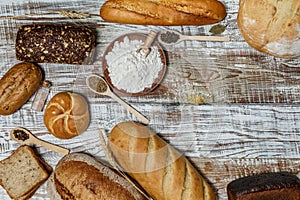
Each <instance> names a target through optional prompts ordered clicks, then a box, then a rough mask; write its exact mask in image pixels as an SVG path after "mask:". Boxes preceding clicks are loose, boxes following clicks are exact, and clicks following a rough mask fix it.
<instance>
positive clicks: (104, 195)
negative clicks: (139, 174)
mask: <svg viewBox="0 0 300 200" xmlns="http://www.w3.org/2000/svg"><path fill="white" fill-rule="evenodd" d="M48 189H49V194H50V196H51V199H53V200H59V199H77V200H86V199H97V200H106V199H111V200H120V199H124V200H127V199H128V200H129V199H130V200H145V197H144V196H142V194H140V193H139V192H138V191H137V189H136V188H135V187H134V186H133V185H131V184H130V183H129V182H128V181H127V180H126V179H125V178H123V177H122V176H120V175H119V174H118V173H117V172H115V171H114V170H112V169H111V168H110V167H109V166H107V165H105V164H103V163H102V162H100V161H99V160H96V159H95V158H94V157H92V156H90V155H88V154H84V153H72V154H68V155H66V156H65V157H63V158H62V159H61V160H60V161H59V163H58V164H57V166H56V168H55V171H54V172H53V173H52V175H51V177H50V179H49V182H48Z"/></svg>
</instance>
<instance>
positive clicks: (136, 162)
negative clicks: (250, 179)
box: [109, 122, 216, 200]
mask: <svg viewBox="0 0 300 200" xmlns="http://www.w3.org/2000/svg"><path fill="white" fill-rule="evenodd" d="M109 147H110V149H111V151H112V153H113V155H114V156H115V158H116V160H117V161H118V163H119V164H120V166H121V167H122V168H123V169H124V170H125V171H126V172H127V173H128V174H129V175H130V176H131V177H132V178H134V179H135V180H136V181H137V182H138V183H139V184H140V185H141V186H142V187H143V188H144V189H145V191H146V192H147V193H148V194H149V195H151V196H152V198H154V199H158V200H169V199H170V200H171V199H172V200H196V199H197V200H199V199H200V200H201V199H203V200H208V199H209V200H212V199H215V198H216V196H215V194H214V192H213V190H212V188H211V187H210V185H209V184H208V183H207V182H206V181H205V180H204V178H203V177H202V176H201V175H200V174H199V173H198V172H197V170H196V169H195V168H194V167H193V166H192V164H191V163H190V162H189V161H188V160H187V158H186V157H184V156H183V155H182V154H180V153H179V152H178V151H176V150H175V149H174V148H173V147H171V146H170V145H169V144H168V143H166V142H165V141H164V140H163V139H161V138H160V137H159V136H157V135H156V134H155V133H154V132H153V131H152V130H150V129H149V128H148V127H146V126H144V125H142V124H139V123H136V122H122V123H119V124H117V125H116V126H115V127H114V128H113V129H112V131H111V133H110V135H109Z"/></svg>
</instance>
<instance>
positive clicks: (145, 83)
mask: <svg viewBox="0 0 300 200" xmlns="http://www.w3.org/2000/svg"><path fill="white" fill-rule="evenodd" d="M142 44H143V42H142V41H141V40H129V38H128V37H125V38H124V40H123V42H118V41H117V42H115V43H114V46H113V48H112V51H111V52H109V53H108V54H107V55H106V56H105V59H106V63H107V65H108V71H109V77H110V79H111V82H112V84H113V85H114V86H115V87H116V88H118V89H123V90H125V91H126V92H128V93H138V92H141V91H143V90H144V89H145V88H151V86H152V84H153V83H154V81H155V79H156V78H157V77H158V74H159V72H160V71H161V70H162V68H163V63H162V61H161V57H160V54H159V51H158V48H157V47H156V46H152V47H151V51H150V54H149V55H148V56H147V57H146V56H145V52H144V51H143V50H141V51H140V52H137V49H138V48H139V47H140V46H141V45H142Z"/></svg>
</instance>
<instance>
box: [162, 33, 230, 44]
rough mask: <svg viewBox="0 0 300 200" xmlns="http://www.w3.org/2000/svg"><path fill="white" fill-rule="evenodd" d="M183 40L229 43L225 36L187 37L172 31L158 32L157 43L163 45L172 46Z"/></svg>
mask: <svg viewBox="0 0 300 200" xmlns="http://www.w3.org/2000/svg"><path fill="white" fill-rule="evenodd" d="M184 40H198V41H216V42H226V41H230V38H229V37H227V36H189V35H182V34H181V33H179V32H177V31H173V30H167V31H163V32H160V34H159V36H158V41H159V42H160V43H162V44H165V45H174V44H177V43H179V42H181V41H184Z"/></svg>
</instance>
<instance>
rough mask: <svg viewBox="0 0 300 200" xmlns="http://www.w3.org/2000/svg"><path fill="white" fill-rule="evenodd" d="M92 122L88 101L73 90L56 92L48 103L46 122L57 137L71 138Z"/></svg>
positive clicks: (45, 115) (45, 114)
mask: <svg viewBox="0 0 300 200" xmlns="http://www.w3.org/2000/svg"><path fill="white" fill-rule="evenodd" d="M89 122H90V113H89V107H88V103H87V101H86V100H85V98H84V97H82V96H81V95H79V94H76V93H71V92H60V93H58V94H56V95H55V96H54V97H53V98H52V99H51V100H50V101H49V103H48V104H47V107H46V109H45V113H44V123H45V125H46V127H47V128H48V130H49V132H50V133H52V134H53V135H54V136H56V137H57V138H61V139H69V138H73V137H75V136H77V135H79V134H81V133H83V132H84V131H85V130H86V129H87V127H88V125H89Z"/></svg>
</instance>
